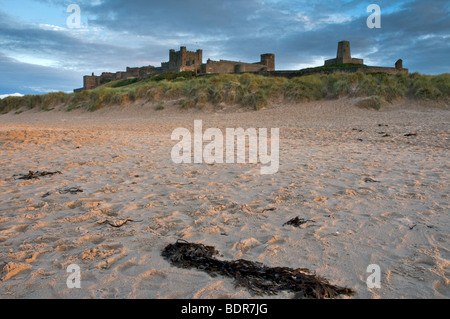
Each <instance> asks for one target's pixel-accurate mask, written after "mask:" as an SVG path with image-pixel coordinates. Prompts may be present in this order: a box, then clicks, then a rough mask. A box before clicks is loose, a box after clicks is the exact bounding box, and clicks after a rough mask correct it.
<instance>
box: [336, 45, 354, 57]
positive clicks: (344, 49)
mask: <svg viewBox="0 0 450 319" xmlns="http://www.w3.org/2000/svg"><path fill="white" fill-rule="evenodd" d="M351 58H352V56H351V54H350V42H348V41H341V42H339V43H338V49H337V54H336V59H342V60H347V59H351Z"/></svg>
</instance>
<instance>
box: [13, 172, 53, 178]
mask: <svg viewBox="0 0 450 319" xmlns="http://www.w3.org/2000/svg"><path fill="white" fill-rule="evenodd" d="M55 174H61V172H60V171H55V172H47V171H43V172H39V171H36V172H34V171H28V174H14V175H13V177H14V179H39V177H43V176H48V175H55Z"/></svg>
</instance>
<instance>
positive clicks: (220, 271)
mask: <svg viewBox="0 0 450 319" xmlns="http://www.w3.org/2000/svg"><path fill="white" fill-rule="evenodd" d="M216 254H218V251H217V250H216V249H215V248H214V247H212V246H205V245H202V244H196V243H188V242H185V241H180V240H177V242H176V243H175V244H169V245H167V246H166V247H165V248H164V249H163V251H162V253H161V255H162V256H163V257H164V258H166V259H167V260H168V261H169V262H170V263H171V264H172V265H174V266H177V267H180V268H196V269H199V270H202V271H205V272H207V273H208V274H209V275H211V276H213V277H214V276H217V275H222V276H226V277H231V278H234V279H235V281H236V286H241V287H246V288H247V289H248V290H249V291H250V292H251V293H252V294H255V295H263V294H266V295H275V294H277V293H278V292H280V291H282V290H286V291H291V292H294V293H295V297H296V298H317V299H323V298H334V297H337V296H339V295H342V294H343V295H352V294H353V293H354V292H353V290H351V289H349V288H344V287H339V286H334V285H331V284H329V283H328V281H327V280H326V279H323V278H320V277H318V276H316V275H314V274H311V273H310V272H309V270H308V269H305V268H298V269H292V268H288V267H267V266H265V265H263V264H262V263H259V262H253V261H249V260H245V259H238V260H232V261H222V260H218V259H216V258H214V257H213V256H214V255H216Z"/></svg>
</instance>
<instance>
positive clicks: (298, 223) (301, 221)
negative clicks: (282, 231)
mask: <svg viewBox="0 0 450 319" xmlns="http://www.w3.org/2000/svg"><path fill="white" fill-rule="evenodd" d="M307 222H312V223H315V221H313V220H311V219H303V218H299V217H298V216H297V217H294V218H292V219H290V220H288V221H287V222H285V223H284V224H283V226H285V225H291V226H294V227H299V226H301V225H303V224H306V223H307Z"/></svg>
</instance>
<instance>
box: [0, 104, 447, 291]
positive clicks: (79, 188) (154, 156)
mask: <svg viewBox="0 0 450 319" xmlns="http://www.w3.org/2000/svg"><path fill="white" fill-rule="evenodd" d="M427 103H428V102H411V101H401V102H397V103H394V104H390V105H386V106H384V107H383V108H382V109H381V110H380V111H375V110H372V109H363V108H358V107H357V106H355V100H352V99H340V100H325V101H317V102H311V103H303V104H292V105H289V104H283V105H274V106H271V107H268V108H265V109H262V110H260V111H253V110H249V109H245V108H240V107H231V106H228V107H225V108H224V109H222V110H208V109H207V110H202V111H200V110H180V109H178V107H177V106H175V105H173V106H171V105H167V106H166V107H165V108H164V109H163V110H160V111H156V110H155V106H154V105H152V104H142V103H141V102H136V103H135V104H134V105H127V106H116V107H110V108H104V109H100V110H98V111H96V112H87V111H81V110H74V111H72V112H64V111H62V110H58V108H56V109H55V110H52V111H50V112H43V111H41V112H38V111H35V110H30V111H26V112H23V113H21V114H19V115H15V114H14V112H10V113H8V114H5V115H1V116H0V149H1V151H0V280H1V284H0V298H233V299H234V298H261V297H260V296H255V295H252V294H251V293H250V292H249V291H248V290H247V289H245V288H244V287H235V285H234V283H233V280H231V279H230V278H226V277H222V276H217V277H211V276H210V275H209V274H207V273H205V272H202V271H200V270H194V269H182V268H177V267H174V266H172V265H171V264H170V263H169V262H168V261H167V260H165V259H164V258H163V257H162V256H161V251H162V250H163V249H164V247H166V246H167V245H168V244H171V243H174V242H176V241H177V240H178V239H183V240H186V241H188V242H195V243H202V244H205V245H210V246H214V247H215V248H216V249H217V250H218V251H219V252H220V255H219V256H218V258H220V259H223V260H235V259H241V258H242V259H247V260H252V261H257V262H261V263H263V264H265V265H267V266H271V267H275V266H282V267H291V268H308V269H310V270H311V271H314V272H315V273H316V274H317V275H319V276H321V277H324V278H326V279H328V280H329V282H330V283H332V284H335V285H339V286H344V287H349V288H351V289H353V290H354V291H355V294H354V295H353V296H352V297H348V296H343V297H341V298H355V299H360V298H370V299H371V298H383V299H384V298H395V299H396V298H449V297H450V245H449V243H450V236H449V229H450V215H449V185H450V174H449V160H448V159H449V157H450V154H449V137H450V111H449V108H448V106H447V107H436V106H430V105H428V104H427ZM194 120H202V122H203V129H206V128H208V127H212V128H219V129H221V130H223V131H224V130H225V128H237V127H242V128H244V129H246V128H250V127H254V128H279V130H280V140H279V146H280V160H279V170H278V172H277V173H276V174H272V175H262V174H260V165H261V164H259V163H258V164H250V163H244V164H206V163H201V164H175V163H173V161H172V160H171V150H172V147H173V146H174V145H175V143H176V142H174V141H172V140H171V133H172V131H173V130H174V129H175V128H178V127H184V128H187V129H189V130H192V129H193V124H194ZM405 135H406V136H405ZM29 171H41V172H42V171H48V172H56V171H59V172H60V173H61V174H54V175H48V176H42V177H39V178H38V179H30V180H21V179H18V178H17V176H18V175H17V174H28V172H29ZM15 174H16V176H14V175H15ZM295 217H299V218H303V219H305V220H307V222H306V223H304V224H303V225H301V226H300V227H294V226H291V225H283V224H284V223H285V222H287V221H288V220H290V219H292V218H295ZM113 225H116V226H117V225H120V227H114V226H113ZM71 264H76V265H78V266H79V267H80V270H81V288H79V289H78V288H74V289H70V288H68V286H67V283H66V282H67V278H68V276H69V275H70V274H69V273H68V272H67V267H68V266H69V265H71ZM371 264H376V265H379V267H380V270H381V282H380V285H381V287H380V288H372V289H369V288H368V287H367V283H366V279H367V277H368V276H370V275H371V273H369V272H367V267H368V266H369V265H371ZM262 297H263V298H267V297H268V296H262ZM292 297H293V294H292V293H291V292H283V293H280V294H277V295H275V296H270V298H292Z"/></svg>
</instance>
